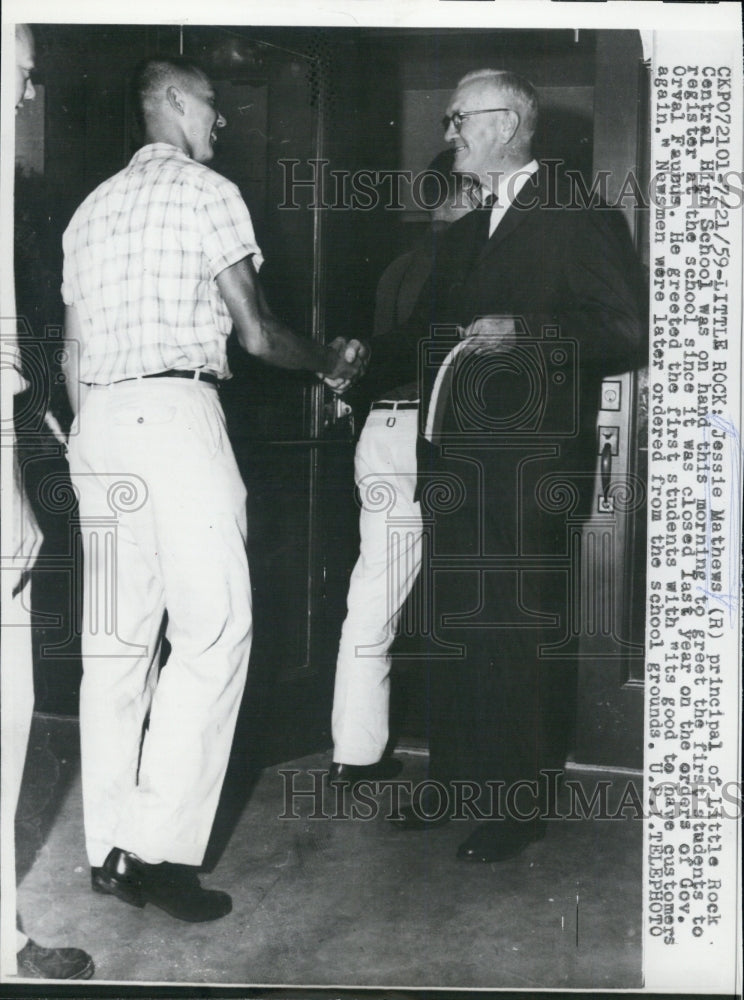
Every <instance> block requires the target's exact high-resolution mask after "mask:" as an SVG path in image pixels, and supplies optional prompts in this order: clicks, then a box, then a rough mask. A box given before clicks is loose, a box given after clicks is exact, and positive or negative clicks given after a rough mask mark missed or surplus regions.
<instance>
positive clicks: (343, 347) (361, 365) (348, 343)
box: [318, 337, 370, 395]
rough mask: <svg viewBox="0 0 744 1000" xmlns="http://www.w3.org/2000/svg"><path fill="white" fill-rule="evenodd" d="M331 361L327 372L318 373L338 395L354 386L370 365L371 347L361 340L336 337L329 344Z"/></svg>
mask: <svg viewBox="0 0 744 1000" xmlns="http://www.w3.org/2000/svg"><path fill="white" fill-rule="evenodd" d="M328 352H329V361H328V365H327V368H326V371H325V372H318V378H322V379H323V381H324V382H325V384H326V385H327V386H328V388H329V389H332V390H333V392H335V393H336V394H337V395H339V394H341V393H342V392H346V390H347V389H348V388H349V386H352V385H354V383H355V382H357V381H358V380H359V379H360V378H361V377H362V375H364V372H365V370H366V368H367V364H368V363H369V357H370V350H369V345H368V344H366V343H365V342H364V341H361V340H345V339H344V338H343V337H336V339H335V340H333V341H331V343H330V344H328Z"/></svg>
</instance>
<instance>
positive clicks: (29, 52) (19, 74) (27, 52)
mask: <svg viewBox="0 0 744 1000" xmlns="http://www.w3.org/2000/svg"><path fill="white" fill-rule="evenodd" d="M15 60H16V85H15V106H16V110H17V109H18V108H20V106H21V105H22V104H23V102H24V101H33V99H34V97H36V90H35V89H34V85H33V83H32V82H31V72H32V71H33V69H34V67H35V65H36V47H35V45H34V36H33V33H32V32H31V29H30V28H29V26H28V25H27V24H17V25H16V27H15Z"/></svg>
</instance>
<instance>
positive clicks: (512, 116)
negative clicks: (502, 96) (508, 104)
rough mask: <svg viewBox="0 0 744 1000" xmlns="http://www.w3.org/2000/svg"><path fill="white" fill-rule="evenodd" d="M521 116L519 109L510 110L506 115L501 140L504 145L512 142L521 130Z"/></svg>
mask: <svg viewBox="0 0 744 1000" xmlns="http://www.w3.org/2000/svg"><path fill="white" fill-rule="evenodd" d="M519 125H520V118H519V112H518V111H509V112H507V114H505V115H504V121H503V124H502V126H501V128H502V132H501V141H502V142H503V143H504V145H506V144H508V143H510V142H511V141H512V139H513V138H514V136H515V135H516V134H517V132H518V131H519Z"/></svg>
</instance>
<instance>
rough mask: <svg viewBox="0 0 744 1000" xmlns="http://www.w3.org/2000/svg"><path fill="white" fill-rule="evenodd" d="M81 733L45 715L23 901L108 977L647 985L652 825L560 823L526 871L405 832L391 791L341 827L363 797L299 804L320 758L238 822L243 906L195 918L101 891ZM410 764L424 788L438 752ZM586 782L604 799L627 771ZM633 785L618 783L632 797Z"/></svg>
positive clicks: (252, 799)
mask: <svg viewBox="0 0 744 1000" xmlns="http://www.w3.org/2000/svg"><path fill="white" fill-rule="evenodd" d="M77 739H78V734H77V723H76V721H75V720H70V719H60V718H54V717H51V716H36V718H35V720H34V727H33V731H32V738H31V747H30V752H29V757H28V763H27V769H26V774H25V778H24V788H23V792H22V798H21V803H20V805H19V810H18V821H17V840H18V852H19V859H18V863H19V876H20V877H21V884H20V888H19V900H18V903H19V909H20V912H21V914H22V915H23V918H24V921H25V925H26V928H27V929H28V930H29V931H30V932H31V933H32V935H33V937H34V938H35V939H36V940H37V941H39V942H40V943H43V944H52V943H54V944H62V943H66V944H74V945H77V946H80V947H84V948H86V949H87V950H88V951H90V952H91V954H92V955H93V956H94V959H95V963H96V979H97V980H99V981H115V982H120V983H126V982H143V981H145V982H148V981H149V982H168V983H214V984H244V985H247V984H250V985H269V984H284V985H287V986H290V985H300V984H302V985H305V986H311V985H314V986H320V985H323V986H338V987H340V986H360V985H366V986H377V987H380V988H386V989H390V988H398V989H404V988H407V987H426V986H432V987H435V986H436V987H460V988H464V987H492V988H512V989H528V990H529V989H530V988H550V987H553V988H566V987H569V988H577V987H578V988H582V987H583V988H594V989H608V988H614V989H621V988H625V989H632V988H637V987H638V986H640V985H641V975H640V969H641V838H642V824H641V822H640V821H639V820H637V819H633V818H624V819H623V818H621V819H617V820H603V821H600V820H597V819H594V820H591V819H590V820H582V821H577V820H574V821H568V820H564V821H560V820H559V821H555V822H553V823H551V824H550V826H551V829H550V830H549V832H548V835H547V837H546V838H545V839H544V840H542V841H540V842H538V843H536V844H533V845H531V846H530V847H529V848H528V849H527V850H526V851H525V852H524V853H523V854H522V855H521V856H520V857H518V858H516V859H514V860H511V861H507V862H502V863H500V864H490V865H489V864H487V865H479V864H468V863H466V862H462V861H458V860H457V859H456V858H455V849H456V847H457V844H458V843H459V842H460V841H461V840H462V839H463V838H464V836H466V833H467V832H466V829H465V827H466V826H467V825H468V824H466V823H463V822H453V823H449V824H448V825H447V826H444V827H442V828H440V829H435V830H428V831H426V832H424V833H402V832H400V831H398V830H396V829H394V828H393V827H392V826H391V825H390V824H389V823H387V822H386V820H385V818H384V813H385V812H386V810H387V809H388V808H389V804H390V799H389V797H388V796H387V795H386V794H383V795H381V796H380V797H379V802H378V805H379V810H378V811H379V813H380V814H379V815H376V816H374V817H372V818H369V819H360V818H356V819H353V818H341V817H340V815H339V813H341V814H343V812H344V811H345V812H347V813H348V812H349V808H348V803H347V804H346V806H347V807H346V809H344V808H341V809H339V808H337V804H336V802H335V800H333V799H330V800H329V799H324V801H323V803H322V804H319V803H318V801H317V799H315V798H313V796H304V797H299V796H298V797H296V799H295V800H294V802H293V803H292V802H290V803H289V804H288V806H285V791H286V789H287V783H288V782H290V781H294V782H295V786H294V787H295V788H298V789H311V788H313V787H314V785H313V783H314V781H315V778H314V777H313V775H312V774H311V773H309V772H311V771H312V770H313V769H316V770H322V769H324V768H327V766H328V763H329V756H328V754H316V755H313V756H310V757H305V758H303V759H302V760H298V761H293V762H292V763H291V764H286V765H280V766H278V767H272V768H268V769H266V770H265V771H264V772H263V773H262V774H261V775H260V776H259V777H258V780H257V781H256V782H255V783H253V784H252V787H251V789H250V795H249V796H248V800H247V802H246V804H245V806H244V807H242V804H241V810H239V811H238V812H237V814H234V815H233V816H232V819H231V820H230V823H229V824H228V826H229V829H228V831H227V835H225V836H224V837H223V838H222V839H223V843H224V846H220V847H219V848H218V849H217V850H216V851H215V850H212V851H211V852H210V854H211V856H212V859H213V862H214V867H213V870H211V871H208V872H207V873H206V874H205V875H203V877H202V881H203V883H204V884H205V885H207V886H212V887H215V888H221V889H226V890H228V891H229V892H230V893H231V894H232V896H233V912H232V913H231V914H230V915H229V916H228V917H226V918H224V919H223V920H221V921H219V922H217V923H214V924H208V925H203V924H202V925H193V924H192V925H190V924H183V923H179V922H177V921H174V920H172V919H171V918H169V917H168V916H166V915H165V914H163V913H161V912H160V911H158V910H155V909H153V908H152V907H151V906H148V907H146V908H145V909H144V910H137V909H134V908H132V907H129V906H127V905H126V904H124V903H121V902H119V901H118V900H115V899H113V898H109V897H103V896H100V895H95V894H93V893H92V892H91V891H90V888H89V870H88V867H87V861H86V857H85V853H84V848H83V829H82V817H81V799H80V775H79V754H78V749H77V746H78V744H77ZM400 756H401V757H402V759H403V760H404V761H405V771H404V774H403V777H405V778H406V779H411V780H412V781H416V780H422V779H423V778H424V775H425V766H426V759H425V757H424V756H422V755H421V754H420V753H419V754H414V753H405V752H404V753H401V754H400ZM282 771H285V772H289V771H293V772H298V773H295V774H288V773H285V774H282V773H281V772H282ZM569 776H570V777H572V778H578V777H580V778H581V782H582V785H583V787H584V788H585V789H586V790H587V791H590V790H591V788H592V786H593V785H594V784H595V783H596V781H598V780H600V779H604V780H607V779H608V778H610V777H612V776H611V775H607V774H600V773H597V774H594V773H592V774H591V775H587V774H586V773H584V774H582V775H579V774H578V772H577V773H574V774H571V775H569ZM318 780H319V778H318ZM627 780H628V776H627V775H625V776H623V777H620V776H618V775H615V776H614V784H613V789H612V794H613V795H614V796H615V798H616V800H617V797H618V796H620V795H622V793H623V789H624V788H626V787H627ZM565 794H566V793H565V791H564V792H563V793H562V795H565ZM374 807H375V804H374V802H372V803H370V804H368V805H367V806H365V807H364V812H365V813H370V812H372V811H373V810H374ZM361 808H362V807H361V806H360V810H361ZM314 811H315V812H316V816H315V817H313V812H314ZM567 811H568V809H567V808H564V807H563V806H562V805H560V804H559V812H567ZM291 812H294V813H295V814H296V815H295V817H294V818H292V817H291V816H289V815H288V814H289V813H291ZM334 812H335V813H336V815H335V817H334V815H333V814H334ZM629 812H630V814H632V812H633V810H632V809H631V810H630V811H629ZM233 813H235V811H234V810H233ZM283 813H284V815H285V818H281V817H282V814H283ZM323 813H326V815H325V816H324V815H323ZM577 896H578V905H577Z"/></svg>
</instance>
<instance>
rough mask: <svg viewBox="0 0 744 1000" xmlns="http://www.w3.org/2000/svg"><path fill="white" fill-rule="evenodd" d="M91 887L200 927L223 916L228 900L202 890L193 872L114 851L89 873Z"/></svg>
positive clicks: (228, 909)
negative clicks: (152, 863)
mask: <svg viewBox="0 0 744 1000" xmlns="http://www.w3.org/2000/svg"><path fill="white" fill-rule="evenodd" d="M91 885H92V887H93V889H94V890H95V891H96V892H102V893H107V894H108V895H111V896H116V897H117V898H118V899H121V900H123V901H124V902H125V903H129V904H131V905H132V906H144V905H145V903H152V905H153V906H157V907H158V909H160V910H163V911H164V912H165V913H167V914H168V915H169V916H171V917H175V918H176V919H177V920H186V921H188V922H189V923H194V924H196V923H203V922H205V921H207V920H217V919H219V917H224V916H226V915H227V914H228V913H229V912H230V910H231V909H232V900H231V899H230V897H229V896H228V894H227V893H226V892H218V891H216V890H214V889H203V888H202V886H201V885H200V883H199V879H198V878H197V875H196V869H194V868H192V867H191V866H189V865H176V864H172V863H171V862H169V861H163V862H162V863H161V864H159V865H150V864H147V863H146V862H144V861H141V860H140V859H139V858H138V857H137V856H136V855H135V854H130V853H128V852H127V851H122V850H121V849H120V848H118V847H114V848H113V849H112V850H111V851H110V852H109V855H108V857H107V858H106V860H105V861H104V862H103V866H102V867H101V868H93V869H91Z"/></svg>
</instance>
